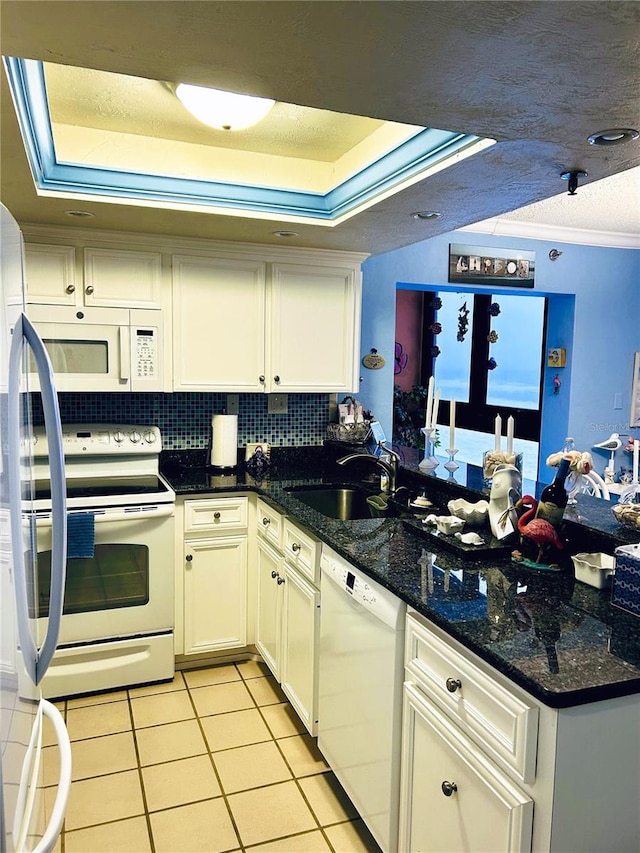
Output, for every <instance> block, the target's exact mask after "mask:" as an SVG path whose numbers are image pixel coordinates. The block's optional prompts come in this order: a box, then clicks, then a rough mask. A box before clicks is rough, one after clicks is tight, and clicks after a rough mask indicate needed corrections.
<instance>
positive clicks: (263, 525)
mask: <svg viewBox="0 0 640 853" xmlns="http://www.w3.org/2000/svg"><path fill="white" fill-rule="evenodd" d="M282 521H283V519H282V516H281V515H280V513H279V512H276V511H275V510H274V509H272V508H271V507H270V506H269V505H268V504H266V503H265V502H264V501H261V500H260V499H258V505H257V511H256V528H257V530H258V533H259V534H260V535H261V536H264V537H265V539H267V540H268V541H269V542H271V544H272V545H274V546H275V547H276V548H281V547H282Z"/></svg>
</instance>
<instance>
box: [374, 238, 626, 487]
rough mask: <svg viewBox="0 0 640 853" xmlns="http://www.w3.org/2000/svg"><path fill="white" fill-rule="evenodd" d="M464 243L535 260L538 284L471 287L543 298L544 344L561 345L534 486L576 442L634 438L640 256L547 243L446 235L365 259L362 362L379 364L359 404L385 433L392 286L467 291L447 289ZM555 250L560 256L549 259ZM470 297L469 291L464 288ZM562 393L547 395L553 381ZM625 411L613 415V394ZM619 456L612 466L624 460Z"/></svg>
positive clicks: (601, 457) (603, 459)
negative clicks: (562, 360) (453, 251)
mask: <svg viewBox="0 0 640 853" xmlns="http://www.w3.org/2000/svg"><path fill="white" fill-rule="evenodd" d="M450 243H456V244H460V243H463V244H470V245H477V246H483V247H485V246H486V247H487V248H506V249H513V250H517V249H520V250H523V251H533V252H535V253H536V274H535V287H534V289H533V290H528V291H526V292H525V291H519V290H517V289H515V288H509V289H506V288H505V289H504V290H502V291H501V290H500V288H496V287H490V288H482V287H478V288H475V290H477V291H483V290H489V291H490V292H492V293H497V294H499V293H500V292H504V293H511V294H514V293H518V294H519V295H522V297H523V298H531V296H533V295H545V296H548V297H549V306H550V308H549V326H548V340H547V343H548V346H565V347H566V348H567V366H566V367H565V368H563V369H560V370H558V369H555V368H554V369H551V368H546V369H545V376H544V394H543V403H542V436H541V452H540V473H539V476H540V478H541V479H543V480H544V479H547V480H548V478H549V477H548V469H546V466H545V460H546V457H547V455H548V454H549V453H551V452H553V451H554V450H559V449H560V448H561V447H562V444H563V442H564V438H565V436H567V435H572V436H574V438H575V440H576V445H577V446H578V447H579V448H580V449H581V450H591V448H592V446H593V445H594V444H596V443H598V442H599V441H602V440H603V439H605V438H608V437H609V435H610V434H611V433H612V432H618V433H620V435H621V436H628V435H633V436H634V437H640V429H638V428H635V429H631V428H630V423H629V422H630V411H631V384H632V374H633V355H634V353H635V352H636V351H639V350H640V273H639V270H640V250H638V249H609V248H603V247H598V246H584V245H577V244H572V243H560V244H559V243H558V242H557V241H556V242H552V241H546V240H531V239H521V238H514V237H498V236H493V235H487V234H477V233H472V232H452V233H450V234H443V235H440V236H438V237H434V238H433V239H431V240H425V241H422V242H420V243H414V244H413V245H411V246H406V247H404V248H402V249H398V250H396V251H394V252H388V253H386V254H384V255H378V256H375V257H372V258H369V259H368V260H367V261H365V263H364V265H363V314H362V355H363V356H364V355H365V354H366V353H368V352H369V351H370V350H371V348H372V347H375V348H376V349H377V350H378V352H379V353H380V354H381V355H382V356H384V358H385V359H386V364H385V367H384V368H383V369H381V370H366V369H364V368H363V369H362V371H361V375H362V381H361V383H360V386H361V387H360V393H359V398H360V399H361V400H362V402H363V404H364V405H365V407H366V408H369V409H371V410H372V411H373V412H374V414H375V415H376V417H377V418H378V419H379V420H380V422H381V423H382V425H383V427H384V429H385V431H386V432H387V434H388V435H391V422H392V397H393V355H394V341H395V294H396V288H397V287H398V286H400V285H401V286H402V287H416V288H422V287H424V286H429V287H437V288H439V289H446V288H448V289H451V290H458V291H459V290H464V289H465V288H464V287H462V286H461V285H449V284H448V281H447V278H448V264H449V244H450ZM553 248H559V249H560V250H561V251H562V256H561V257H560V258H559V259H558V260H556V261H551V260H550V259H549V251H550V250H551V249H553ZM469 289H470V290H472V289H474V288H469ZM555 373H558V374H559V376H560V378H561V381H562V386H561V389H560V392H559V394H557V395H554V394H553V382H552V378H553V375H554V374H555ZM616 393H620V394H622V408H621V409H614V395H615V394H616ZM591 452H592V454H593V457H594V462H595V466H596V470H598V471H599V472H600V473H602V472H603V470H604V467H605V465H606V464H607V461H608V454H605V453H601V452H599V451H591ZM622 454H624V451H619V456H618V457H617V458H616V467H619V465H620V464H621V463H628V462H629V460H630V456H629V454H626V459H625V457H624V455H622Z"/></svg>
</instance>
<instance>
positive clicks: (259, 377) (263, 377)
mask: <svg viewBox="0 0 640 853" xmlns="http://www.w3.org/2000/svg"><path fill="white" fill-rule="evenodd" d="M265 381H266V377H265V376H263V375H262V374H260V376H258V382H259V383H260V384H261V385H264V383H265Z"/></svg>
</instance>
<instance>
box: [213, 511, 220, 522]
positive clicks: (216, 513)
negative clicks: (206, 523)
mask: <svg viewBox="0 0 640 853" xmlns="http://www.w3.org/2000/svg"><path fill="white" fill-rule="evenodd" d="M213 517H214V518H215V520H216V521H217V520H218V519H219V518H220V513H219V512H214V513H213Z"/></svg>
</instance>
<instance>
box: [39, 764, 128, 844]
mask: <svg viewBox="0 0 640 853" xmlns="http://www.w3.org/2000/svg"><path fill="white" fill-rule="evenodd" d="M54 790H55V789H53V788H46V789H45V792H48V791H54ZM141 814H144V804H143V801H142V790H141V788H140V777H139V775H138V771H137V770H126V771H125V772H124V773H112V774H110V775H109V776H99V777H98V778H97V779H83V780H82V781H80V782H73V783H72V784H71V792H70V794H69V804H68V806H67V814H66V819H65V828H66V829H68V830H71V829H80V828H82V827H86V826H93V825H94V824H96V823H107V822H108V821H111V820H121V819H122V818H126V817H134V816H136V815H141Z"/></svg>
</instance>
